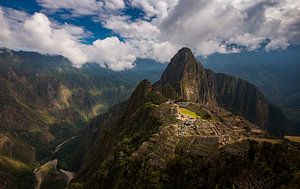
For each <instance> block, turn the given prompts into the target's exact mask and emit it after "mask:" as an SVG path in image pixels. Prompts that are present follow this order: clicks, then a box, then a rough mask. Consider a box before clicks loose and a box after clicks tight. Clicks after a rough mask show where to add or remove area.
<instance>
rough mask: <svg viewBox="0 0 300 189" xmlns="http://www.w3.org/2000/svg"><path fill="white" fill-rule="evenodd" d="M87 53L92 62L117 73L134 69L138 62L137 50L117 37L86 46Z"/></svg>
mask: <svg viewBox="0 0 300 189" xmlns="http://www.w3.org/2000/svg"><path fill="white" fill-rule="evenodd" d="M85 52H86V54H87V55H88V56H89V60H90V61H92V62H96V63H98V64H100V65H102V66H103V67H108V68H111V69H113V70H116V71H119V70H123V69H126V68H132V67H133V66H134V64H133V63H134V61H135V60H136V56H135V49H134V48H133V47H132V46H131V45H129V44H127V43H124V42H121V41H120V40H119V39H118V38H117V37H107V38H105V39H103V40H99V39H98V40H96V41H94V42H93V46H86V47H85Z"/></svg>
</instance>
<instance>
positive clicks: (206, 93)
mask: <svg viewBox="0 0 300 189" xmlns="http://www.w3.org/2000/svg"><path fill="white" fill-rule="evenodd" d="M154 86H155V87H156V88H157V89H158V90H159V91H161V92H162V93H163V94H164V95H165V96H167V97H170V98H173V99H181V100H185V101H190V102H197V103H202V104H207V105H218V106H220V107H223V108H225V109H227V110H229V111H231V112H233V113H236V114H238V115H241V116H243V117H245V118H246V119H248V120H249V121H251V122H252V123H254V124H257V125H259V126H261V127H262V128H264V129H267V130H268V131H270V132H271V133H272V134H274V135H276V136H282V135H283V133H284V129H285V127H286V123H285V122H286V119H285V117H284V116H283V114H282V113H281V110H280V109H278V108H275V107H274V106H273V105H271V104H270V103H268V101H267V100H266V99H265V97H264V96H263V94H262V93H261V92H260V91H259V90H258V88H257V87H255V86H254V85H252V84H250V83H249V82H247V81H245V80H241V79H237V78H235V77H232V76H229V75H226V74H219V73H214V72H212V71H211V70H207V69H204V68H203V66H202V65H201V63H200V62H198V61H197V60H196V59H195V57H194V55H193V53H192V51H191V50H190V49H188V48H182V49H180V50H179V51H178V52H177V54H176V55H175V56H174V57H173V58H172V59H171V62H170V63H169V65H168V67H167V68H166V70H165V71H164V73H163V75H162V77H161V79H160V80H159V81H158V82H157V83H155V84H154ZM271 109H272V110H271ZM274 111H276V112H277V113H276V114H277V115H279V114H280V115H279V116H280V117H278V116H277V117H276V116H274ZM275 119H276V121H274V120H275ZM279 125H280V126H279Z"/></svg>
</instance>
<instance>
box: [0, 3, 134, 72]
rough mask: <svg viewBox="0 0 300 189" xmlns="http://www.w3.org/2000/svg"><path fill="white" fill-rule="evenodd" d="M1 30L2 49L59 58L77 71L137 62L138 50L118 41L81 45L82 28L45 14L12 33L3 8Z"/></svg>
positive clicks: (118, 68)
mask: <svg viewBox="0 0 300 189" xmlns="http://www.w3.org/2000/svg"><path fill="white" fill-rule="evenodd" d="M0 29H1V30H0V45H1V46H5V47H9V48H13V49H22V50H30V51H37V52H40V53H45V54H60V55H63V56H65V57H67V58H68V59H70V60H71V61H72V62H73V64H74V66H76V67H80V66H81V65H82V64H84V63H86V62H95V63H98V64H100V65H101V66H103V67H108V68H110V69H113V70H122V69H126V68H132V67H133V64H134V61H135V60H136V53H135V52H136V49H135V48H134V47H132V46H131V45H130V44H128V43H126V42H121V41H120V40H119V39H118V38H117V37H108V38H105V39H103V40H96V41H94V42H93V44H92V45H86V44H82V43H81V42H80V38H82V36H83V35H84V34H85V31H84V30H83V29H82V28H80V27H78V26H72V25H68V24H64V25H57V24H53V23H51V22H50V20H49V19H48V18H47V16H45V15H44V14H42V13H35V14H34V15H32V16H31V17H28V19H27V20H25V21H24V22H22V23H20V24H19V25H18V27H14V28H13V29H12V27H10V23H9V20H8V19H7V18H6V17H5V16H4V14H3V11H2V9H1V8H0Z"/></svg>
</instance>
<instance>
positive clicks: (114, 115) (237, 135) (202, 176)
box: [55, 48, 300, 189]
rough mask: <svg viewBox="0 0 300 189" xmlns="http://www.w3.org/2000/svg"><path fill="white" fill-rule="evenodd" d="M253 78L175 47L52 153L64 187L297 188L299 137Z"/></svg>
mask: <svg viewBox="0 0 300 189" xmlns="http://www.w3.org/2000/svg"><path fill="white" fill-rule="evenodd" d="M286 127H288V120H287V119H286V118H285V117H284V115H283V113H281V111H280V109H279V108H277V107H275V106H273V105H272V104H270V103H268V102H267V101H266V99H265V98H264V96H263V95H262V93H261V92H260V91H259V90H258V89H257V88H256V87H255V86H254V85H252V84H250V83H248V82H246V81H244V80H241V79H236V78H234V77H232V76H228V75H225V74H216V73H214V72H212V71H210V70H206V69H204V68H203V67H202V65H201V64H200V63H199V62H198V61H197V60H196V59H195V57H194V55H193V53H192V51H191V50H190V49H188V48H182V49H181V50H179V51H178V53H177V54H176V55H175V56H174V57H173V58H172V59H171V61H170V63H169V64H168V67H167V68H166V70H165V71H164V73H163V74H162V76H161V79H160V80H159V81H157V82H156V83H154V84H151V83H150V82H149V81H147V80H143V81H141V82H140V83H139V85H138V86H137V87H136V89H135V91H134V92H133V93H132V95H131V97H130V98H129V100H128V101H125V102H123V103H120V104H118V105H115V106H113V107H111V108H110V109H109V110H108V111H107V112H106V113H104V114H100V115H99V116H97V117H96V118H94V119H93V120H91V122H90V124H89V126H88V127H87V128H85V129H84V131H83V132H82V133H81V134H80V135H79V136H77V137H76V138H75V139H74V140H72V141H71V142H69V143H68V144H66V145H64V146H63V147H62V149H61V150H60V151H59V152H58V153H57V154H55V155H56V158H58V159H59V160H60V162H59V167H61V168H64V169H68V170H72V171H75V172H76V176H75V178H74V179H73V180H72V181H71V183H70V185H69V188H71V189H81V188H84V189H97V188H299V187H300V184H299V183H300V176H299V173H300V169H299V168H300V143H299V138H297V137H289V136H285V137H283V138H281V137H282V136H284V131H285V129H286Z"/></svg>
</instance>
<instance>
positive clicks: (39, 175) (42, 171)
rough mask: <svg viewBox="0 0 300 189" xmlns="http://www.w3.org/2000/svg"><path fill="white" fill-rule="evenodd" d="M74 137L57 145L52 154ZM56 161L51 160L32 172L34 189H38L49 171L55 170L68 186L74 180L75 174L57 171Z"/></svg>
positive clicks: (61, 170)
mask: <svg viewBox="0 0 300 189" xmlns="http://www.w3.org/2000/svg"><path fill="white" fill-rule="evenodd" d="M74 138H75V136H74V137H72V138H70V139H68V140H66V141H64V142H62V143H61V144H59V145H58V146H57V147H56V148H55V151H54V153H53V155H55V153H57V152H58V151H59V150H60V149H61V148H62V146H63V145H65V144H66V143H68V142H69V141H71V140H72V139H74ZM58 161H59V160H58V159H52V160H50V161H48V162H46V163H44V164H42V165H40V166H38V167H37V168H36V169H35V170H34V171H33V174H34V176H35V185H34V189H40V187H41V184H42V182H43V180H44V178H45V177H46V176H47V174H48V173H49V171H50V170H53V169H54V170H56V171H57V172H59V173H60V174H62V175H63V176H64V178H65V181H66V184H67V185H69V183H70V182H71V180H72V179H73V178H74V176H75V173H74V172H71V171H67V170H63V169H57V164H58Z"/></svg>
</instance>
